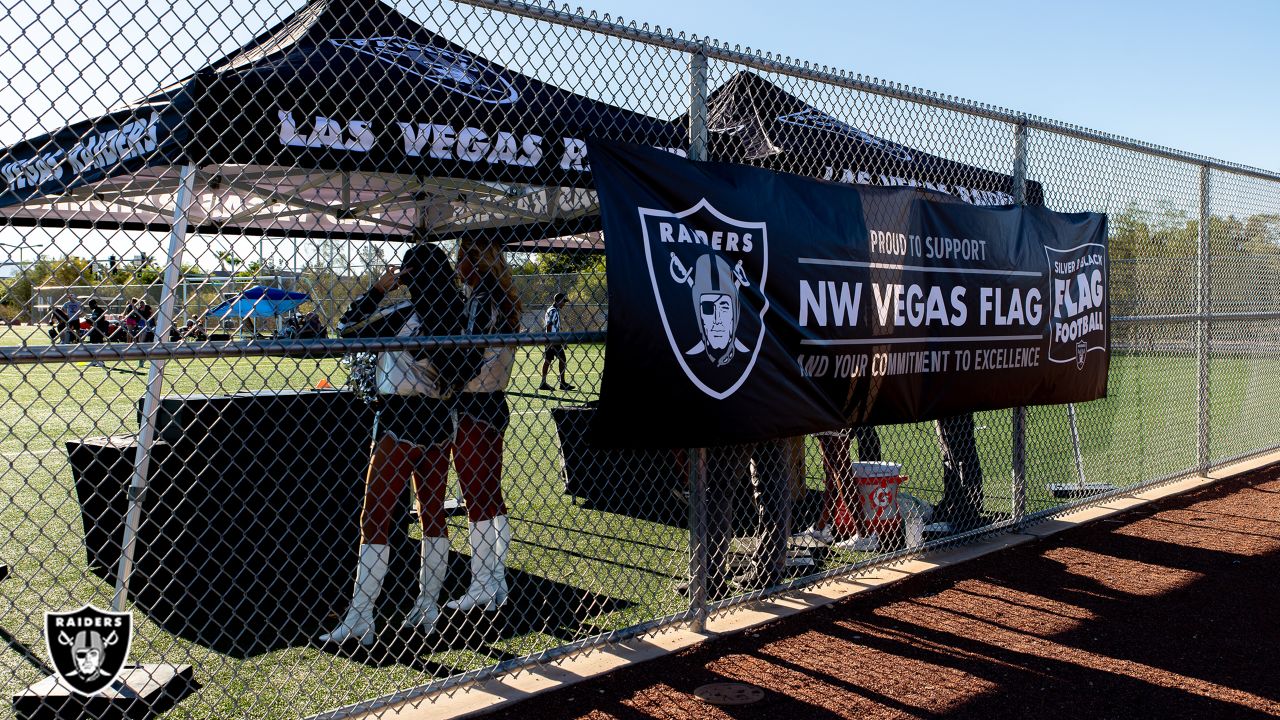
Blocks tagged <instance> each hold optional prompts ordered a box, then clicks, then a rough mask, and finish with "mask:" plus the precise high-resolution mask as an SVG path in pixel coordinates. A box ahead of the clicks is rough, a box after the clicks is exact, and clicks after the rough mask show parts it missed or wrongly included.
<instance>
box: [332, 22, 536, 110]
mask: <svg viewBox="0 0 1280 720" xmlns="http://www.w3.org/2000/svg"><path fill="white" fill-rule="evenodd" d="M329 42H331V43H333V44H334V45H336V46H337V47H340V48H347V49H350V50H355V51H356V52H359V53H363V54H365V55H370V56H372V57H374V58H377V59H378V60H381V61H382V62H384V63H387V64H388V65H394V66H396V67H398V68H400V69H401V70H404V71H405V72H410V73H413V74H414V75H417V76H419V77H423V78H426V79H427V80H429V81H431V82H434V83H435V84H437V85H439V86H440V87H442V88H444V89H446V90H451V91H453V92H456V93H458V94H459V95H465V96H467V97H469V98H471V99H472V100H479V101H480V102H485V103H491V104H494V105H505V104H508V103H513V102H515V101H516V99H517V98H519V93H517V92H516V89H515V86H514V85H512V84H511V83H510V82H509V81H508V80H507V79H506V78H504V77H503V76H502V73H501V71H499V70H497V69H496V68H493V67H490V66H489V65H488V64H486V63H485V62H484V61H483V60H479V59H477V58H474V57H471V56H470V55H466V54H464V53H460V52H454V51H453V50H447V49H445V48H438V47H433V46H431V45H424V44H422V43H420V42H416V41H414V40H407V39H405V38H401V37H373V38H344V39H341V40H330V41H329Z"/></svg>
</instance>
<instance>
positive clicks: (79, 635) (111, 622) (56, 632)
mask: <svg viewBox="0 0 1280 720" xmlns="http://www.w3.org/2000/svg"><path fill="white" fill-rule="evenodd" d="M44 640H45V646H46V647H47V648H48V650H49V662H50V663H51V664H52V665H53V669H54V670H55V671H57V673H58V677H59V678H60V679H61V680H62V681H63V682H64V683H65V684H66V685H67V686H68V687H70V688H71V689H72V690H73V691H75V692H77V693H80V694H81V695H93V694H95V693H98V692H101V691H102V690H103V689H105V688H107V687H108V686H110V685H111V683H113V682H115V680H116V678H118V677H119V676H120V671H121V670H123V669H124V663H125V660H127V659H128V658H129V645H130V644H131V643H132V642H133V613H130V612H119V613H117V612H111V611H109V610H99V609H98V608H96V607H94V606H92V605H85V606H84V607H82V608H80V609H79V610H75V611H73V612H65V613H59V612H46V613H45V614H44Z"/></svg>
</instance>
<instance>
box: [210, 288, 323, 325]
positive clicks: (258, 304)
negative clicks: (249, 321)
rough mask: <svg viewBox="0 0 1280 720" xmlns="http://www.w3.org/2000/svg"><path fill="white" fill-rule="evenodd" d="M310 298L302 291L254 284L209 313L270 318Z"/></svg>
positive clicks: (283, 313)
mask: <svg viewBox="0 0 1280 720" xmlns="http://www.w3.org/2000/svg"><path fill="white" fill-rule="evenodd" d="M310 299H311V296H310V295H308V294H306V293H304V292H294V291H292V290H281V289H280V288H269V287H263V286H261V285H255V286H253V287H251V288H249V289H248V290H245V291H244V292H242V293H240V294H239V295H237V296H236V297H235V298H233V299H231V300H227V301H226V302H224V303H222V304H221V305H218V306H217V307H214V308H213V309H211V310H210V311H209V314H210V315H212V316H214V317H219V318H221V317H238V318H270V317H276V316H278V315H285V314H287V313H291V312H294V311H295V310H297V309H298V306H299V305H301V304H302V303H304V302H306V301H308V300H310Z"/></svg>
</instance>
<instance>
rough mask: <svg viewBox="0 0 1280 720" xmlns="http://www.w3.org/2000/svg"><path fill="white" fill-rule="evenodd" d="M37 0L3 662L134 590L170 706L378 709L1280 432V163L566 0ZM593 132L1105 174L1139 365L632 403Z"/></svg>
mask: <svg viewBox="0 0 1280 720" xmlns="http://www.w3.org/2000/svg"><path fill="white" fill-rule="evenodd" d="M5 10H6V12H5V13H4V14H3V17H0V39H2V40H3V42H0V46H2V47H3V48H4V49H3V50H0V73H2V74H3V80H4V83H3V85H5V87H4V88H3V89H2V90H0V97H2V98H3V106H4V107H6V108H8V109H9V111H8V114H7V115H6V116H5V117H4V118H3V119H0V145H4V146H6V147H7V149H5V150H4V151H2V152H0V175H2V176H3V182H4V185H3V187H4V191H3V193H0V218H2V219H3V225H0V247H3V248H5V249H6V251H7V253H6V255H7V259H6V262H5V263H4V265H3V267H2V268H0V269H2V270H3V274H4V277H3V279H0V317H3V319H4V320H5V321H6V324H5V325H4V326H3V328H2V329H0V330H2V332H0V383H3V386H4V389H5V391H6V392H4V393H3V395H0V398H2V399H0V422H2V423H3V426H4V429H5V430H6V432H5V435H4V437H3V439H2V440H0V453H3V458H4V461H5V463H6V465H7V467H6V470H5V472H4V474H3V480H2V487H3V490H4V496H5V503H4V504H3V507H0V531H2V532H0V537H4V538H5V540H4V542H3V544H0V563H3V564H4V566H5V571H6V573H7V577H6V578H5V579H4V580H3V581H0V634H2V635H3V639H4V641H5V644H6V646H5V647H3V648H0V681H2V682H3V686H4V689H5V691H6V695H12V696H17V695H20V694H22V693H23V692H24V688H27V687H28V686H30V685H33V684H35V683H38V682H39V681H41V680H42V679H44V678H46V677H48V676H50V675H51V674H52V673H53V668H52V667H51V664H50V663H51V662H52V661H51V659H50V656H49V655H48V653H47V652H46V642H48V646H49V649H50V650H51V651H53V652H54V653H55V655H56V654H57V653H59V652H60V653H64V654H66V653H75V654H76V657H78V658H83V657H86V656H88V655H89V654H91V653H92V652H97V653H98V657H102V656H110V654H111V652H113V650H112V648H113V647H115V646H116V645H117V644H118V638H117V643H111V642H108V641H109V640H111V638H110V637H103V636H98V640H97V643H98V644H97V645H95V644H94V641H93V640H92V638H90V637H89V636H87V635H86V636H85V637H84V638H81V637H80V636H79V635H78V634H75V636H74V637H73V636H72V635H65V636H62V635H55V636H53V637H46V631H45V626H46V625H45V623H46V619H45V617H44V613H45V612H47V611H52V612H70V611H74V610H76V609H77V608H80V607H82V606H84V605H94V606H97V607H99V608H107V607H111V608H113V609H115V610H117V611H130V612H131V613H132V618H133V628H132V644H131V646H129V647H128V662H129V663H130V664H131V665H139V666H141V668H142V671H143V672H144V673H152V672H158V671H157V670H156V668H159V667H162V666H165V665H171V666H183V665H189V666H191V667H192V668H193V669H194V680H195V682H194V683H191V684H188V685H187V686H185V687H183V688H181V689H180V690H175V691H174V696H173V697H164V698H161V697H157V696H147V701H148V702H152V701H154V702H155V703H156V705H155V707H156V709H157V710H159V711H161V712H162V713H163V714H164V715H165V716H166V717H200V718H206V717H208V718H212V717H254V718H263V717H298V716H312V715H314V716H323V717H349V716H356V715H360V714H361V713H364V712H369V711H376V710H377V709H379V708H382V707H386V706H389V705H391V704H393V703H396V702H401V701H404V700H417V701H421V699H422V698H424V697H426V696H427V695H429V694H431V693H433V692H436V691H441V690H446V691H447V690H450V689H451V688H456V687H459V686H461V685H463V684H465V683H467V682H469V681H472V680H475V679H479V678H483V677H488V676H492V675H494V674H496V673H498V672H502V671H506V670H510V669H515V668H520V667H525V666H528V665H532V664H536V663H540V662H549V661H551V660H554V659H555V658H557V657H560V656H563V655H566V654H568V653H570V652H574V651H577V650H581V649H584V648H587V647H591V646H596V645H604V644H607V643H610V642H613V641H616V640H619V639H622V638H626V637H631V636H635V635H639V634H642V633H646V632H651V631H661V630H665V629H670V628H675V627H680V626H683V625H685V624H688V623H692V624H694V625H698V624H700V623H703V622H705V620H706V617H707V616H708V614H710V613H713V612H732V611H733V609H734V608H735V607H737V606H739V605H741V604H742V603H744V602H747V601H750V600H753V599H756V598H760V597H763V596H767V595H771V594H776V593H778V592H782V591H784V590H787V589H790V588H794V587H798V586H801V585H805V584H811V583H814V582H818V581H820V580H822V579H824V578H829V577H832V576H836V575H842V574H848V573H850V572H853V571H855V570H857V569H859V568H863V567H866V566H868V565H871V564H876V563H885V562H891V561H894V560H897V559H901V558H904V557H908V556H910V555H913V554H916V553H919V552H921V551H923V550H926V549H932V548H936V547H940V546H942V545H945V544H948V543H952V542H958V541H961V540H964V539H967V538H971V537H974V536H976V535H980V534H984V533H990V532H996V531H1001V530H1008V529H1011V528H1015V527H1018V526H1019V525H1021V524H1023V523H1028V522H1033V521H1035V520H1038V519H1043V518H1046V517H1049V516H1052V515H1054V514H1056V513H1061V512H1062V511H1064V510H1066V509H1068V508H1071V507H1075V506H1078V505H1080V504H1085V503H1090V502H1095V501H1098V500H1100V499H1103V498H1106V497H1108V496H1110V495H1114V494H1116V493H1125V492H1129V491H1132V490H1133V489H1134V488H1136V487H1139V486H1142V485H1147V484H1152V483H1157V482H1162V481H1166V480H1168V479H1171V478H1174V477H1178V476H1182V475H1187V474H1189V473H1194V472H1203V471H1206V470H1208V469H1209V468H1211V467H1213V466H1215V465H1219V464H1222V463H1224V462H1227V461H1229V460H1233V459H1237V458H1241V457H1244V456H1248V455H1252V454H1256V453H1260V452H1263V451H1267V450H1270V449H1273V448H1275V447H1277V446H1280V438H1278V437H1277V434H1276V432H1275V430H1274V426H1273V425H1272V423H1270V422H1269V420H1270V418H1271V417H1272V416H1273V415H1274V411H1273V409H1274V407H1275V405H1276V402H1277V400H1280V381H1278V380H1277V379H1276V378H1278V377H1280V373H1278V372H1277V370H1278V369H1280V368H1278V367H1277V352H1276V350H1277V347H1278V345H1277V330H1278V329H1280V312H1277V301H1278V300H1280V192H1278V189H1280V176H1278V175H1276V174H1274V173H1269V172H1264V171H1260V170H1256V169H1253V168H1249V167H1244V166H1238V165H1232V164H1228V163H1223V162H1220V161H1217V160H1212V159H1209V158H1203V157H1197V156H1192V155H1188V154H1185V153H1180V152H1177V151H1174V150H1170V149H1167V148H1161V147H1155V146H1150V145H1146V144H1143V143H1140V142H1135V141H1131V140H1126V139H1123V138H1117V137H1112V136H1108V135H1104V134H1100V133H1095V132H1092V131H1088V130H1084V129H1081V128H1076V127H1072V126H1068V125H1064V124H1061V123H1056V122H1053V121H1049V120H1044V119H1041V118H1034V117H1029V116H1025V115H1020V114H1017V113H1014V112H1010V111H1007V110H1003V109H999V108H993V107H990V106H985V105H980V104H976V103H971V102H968V101H963V100H958V99H955V98H951V97H949V96H944V95H940V94H936V93H931V92H927V91H923V90H918V89H915V88H907V87H903V86H900V85H896V84H893V83H888V82H882V81H880V80H876V79H870V78H862V77H860V76H854V75H850V74H846V73H842V72H837V71H832V70H829V69H827V68H818V67H814V66H811V65H808V64H804V63H800V62H798V61H796V62H793V61H792V60H791V59H790V58H779V57H775V56H771V55H764V54H759V53H756V52H752V51H750V50H746V51H743V50H741V49H739V48H736V47H730V46H728V45H725V44H722V43H719V42H715V41H711V40H707V39H703V38H694V37H687V36H685V35H682V34H681V35H677V34H673V33H672V32H671V31H669V30H664V29H661V28H651V27H648V26H643V27H640V26H636V25H635V24H632V23H625V22H623V21H621V20H615V19H612V18H610V17H608V16H604V17H600V16H597V15H595V14H591V15H581V14H578V13H575V12H572V11H570V10H569V9H567V8H556V7H553V6H551V5H538V4H534V5H526V4H523V3H519V2H514V1H506V0H475V1H474V2H465V3H452V2H445V1H444V0H402V1H400V2H394V3H388V2H383V0H318V1H313V2H310V3H306V4H303V3H301V2H290V3H283V2H268V3H248V2H244V1H243V0H202V2H200V3H198V4H194V5H193V4H181V3H180V4H176V5H172V6H168V5H165V6H163V7H161V6H156V5H150V4H143V3H133V2H128V1H127V0H117V1H116V2H99V3H83V4H78V5H75V6H71V5H66V4H62V3H54V4H52V5H49V6H46V5H44V4H41V3H29V2H25V1H24V0H17V1H16V2H15V1H14V0H8V2H6V4H5ZM775 126H777V127H787V128H802V129H806V130H809V131H813V133H810V134H808V135H795V136H785V137H783V136H779V135H776V134H775V135H772V136H771V135H770V132H772V131H774V130H776V127H775ZM815 133H816V134H815ZM594 136H601V137H610V138H617V139H622V140H628V141H633V142H644V143H647V144H650V145H655V146H659V147H671V148H679V149H681V150H682V151H688V152H689V153H690V154H691V155H693V156H695V157H710V158H712V159H720V160H729V161H734V162H741V163H747V164H753V165H759V166H762V167H768V168H773V169H777V170H781V171H786V172H795V173H800V174H806V175H812V176H816V177H822V178H826V179H831V180H835V181H838V182H849V183H855V184H865V185H925V186H927V187H929V188H931V189H935V190H938V191H941V192H945V193H949V194H951V195H954V196H957V197H959V198H960V199H961V200H963V201H965V202H972V203H976V204H1008V203H1014V202H1032V203H1043V204H1045V205H1047V206H1049V207H1051V208H1053V209H1055V210H1060V211H1093V212H1104V213H1107V214H1108V215H1109V217H1110V228H1111V235H1110V247H1111V250H1110V252H1111V258H1112V262H1113V268H1114V270H1113V275H1112V279H1111V293H1112V297H1113V298H1114V301H1113V302H1114V305H1113V317H1112V321H1113V333H1112V334H1113V338H1112V357H1111V374H1110V388H1109V395H1108V397H1107V398H1106V399H1105V400H1099V401H1095V402H1091V403H1087V404H1081V405H1078V406H1066V407H1063V406H1052V407H1033V408H1027V409H1025V410H1021V409H1020V410H1015V411H1001V412H980V413H976V414H973V415H965V416H960V417H955V418H948V419H944V420H940V421H937V422H929V423H919V424H908V425H895V426H884V427H876V428H854V429H851V430H849V431H846V432H842V433H830V434H823V435H820V436H814V437H809V438H789V439H779V440H777V441H775V442H771V443H764V444H760V445H757V446H754V447H738V448H713V449H708V450H696V451H686V450H646V451H641V450H626V451H620V450H607V449H601V448H597V447H594V446H592V445H591V444H590V443H589V442H588V438H587V437H586V435H585V428H586V426H587V424H588V422H589V420H590V417H591V413H592V412H593V401H594V400H595V399H596V398H597V396H598V388H599V380H600V373H601V371H602V369H603V359H604V352H603V341H604V333H605V330H606V327H607V317H608V302H609V298H608V293H607V287H606V283H605V274H604V267H605V263H604V259H603V255H602V253H601V249H602V247H603V245H602V243H604V242H607V239H606V238H601V237H600V234H599V228H598V222H599V221H598V212H597V208H596V200H595V193H594V190H593V188H592V184H591V181H590V175H589V163H587V161H586V158H585V146H583V145H582V142H581V141H582V139H583V138H585V137H594ZM795 137H806V138H814V137H825V138H828V140H829V141H824V142H815V141H812V140H809V141H807V142H803V143H799V144H797V143H796V142H795V140H794V138H795ZM788 138H790V144H788V143H787V142H784V140H787V139H788ZM850 148H854V150H852V151H851V150H850ZM921 154H927V155H929V156H933V157H935V158H939V159H941V160H942V161H943V163H942V164H939V165H936V166H935V167H942V168H944V170H942V171H938V172H935V173H934V174H933V175H931V176H923V175H920V174H913V173H914V172H915V171H913V169H912V167H913V166H912V163H911V156H912V155H921ZM433 248H434V249H433ZM388 267H392V268H393V269H392V270H390V271H388V270H387V268H388ZM614 330H622V331H625V328H622V329H619V328H614ZM635 382H637V383H643V382H645V378H643V377H638V378H635ZM641 416H642V415H638V417H641ZM648 416H649V415H648V414H647V413H646V414H643V417H648ZM886 468H889V469H890V470H891V473H890V474H892V475H894V476H896V477H901V478H903V483H902V485H901V486H900V491H899V495H898V497H899V507H900V509H901V513H902V519H903V522H902V523H901V525H900V526H899V527H898V528H897V529H893V530H892V531H890V529H889V528H886V527H879V526H877V525H876V524H875V523H874V522H872V520H871V519H870V518H869V517H868V516H867V515H866V514H865V513H864V512H862V511H861V510H860V508H862V507H863V506H864V505H865V503H866V500H867V493H866V492H864V491H865V490H867V489H869V488H872V487H873V486H874V484H875V483H877V482H879V478H877V477H876V476H877V475H882V474H884V473H885V469H886ZM779 568H783V569H782V570H781V571H778V569H779ZM64 639H65V641H66V642H63V640H64ZM82 669H83V668H82ZM89 670H93V668H89ZM88 674H90V675H92V673H88ZM28 702H30V696H28ZM37 705H38V702H37ZM28 707H30V706H29V705H15V708H17V709H18V710H19V711H23V712H25V709H24V708H28Z"/></svg>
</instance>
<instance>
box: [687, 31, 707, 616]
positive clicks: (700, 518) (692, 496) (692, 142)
mask: <svg viewBox="0 0 1280 720" xmlns="http://www.w3.org/2000/svg"><path fill="white" fill-rule="evenodd" d="M689 159H690V160H706V159H707V56H706V55H705V54H703V53H701V52H696V53H693V54H692V55H690V56H689ZM687 456H688V460H689V610H690V611H691V612H692V613H693V620H692V625H693V630H694V632H703V631H705V630H706V629H707V574H708V568H707V451H706V450H705V449H702V448H689V450H688V451H687Z"/></svg>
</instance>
